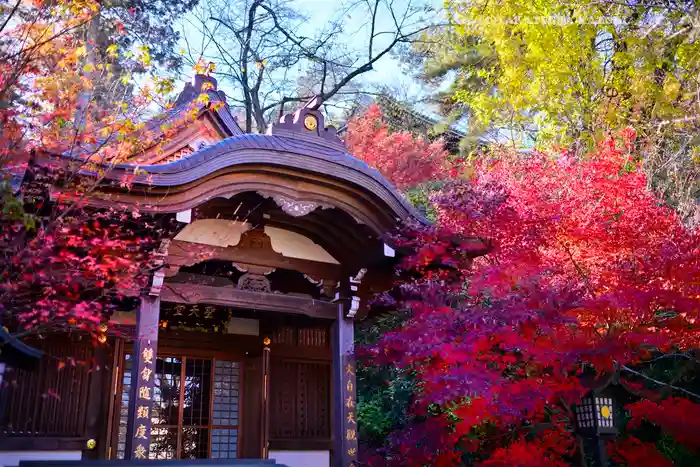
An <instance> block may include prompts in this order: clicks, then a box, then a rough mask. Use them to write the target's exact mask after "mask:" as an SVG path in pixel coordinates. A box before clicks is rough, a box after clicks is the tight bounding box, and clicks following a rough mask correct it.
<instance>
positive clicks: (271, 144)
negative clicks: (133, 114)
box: [100, 105, 428, 233]
mask: <svg viewBox="0 0 700 467" xmlns="http://www.w3.org/2000/svg"><path fill="white" fill-rule="evenodd" d="M137 169H138V170H137ZM125 176H130V177H131V183H132V187H131V190H130V192H129V193H124V192H122V193H110V194H109V195H108V196H109V203H118V204H122V203H123V204H127V205H130V204H138V205H139V208H140V209H143V210H144V211H151V212H179V211H183V210H186V209H191V208H194V207H196V206H198V205H199V204H202V203H203V202H205V201H208V200H210V199H212V198H215V197H230V196H232V195H234V194H237V193H241V192H243V191H257V192H258V193H261V194H263V195H265V196H270V197H275V199H276V200H277V201H278V202H279V200H278V199H277V198H278V197H285V198H287V199H291V200H292V201H295V202H308V203H313V204H315V205H316V206H315V207H314V208H313V209H315V208H316V207H321V208H331V207H336V208H340V209H342V210H344V211H346V212H348V213H349V214H351V215H352V216H353V217H354V218H355V219H356V220H358V221H360V222H362V223H365V224H368V225H370V226H371V227H373V229H374V230H375V231H376V232H377V233H385V232H386V229H387V228H388V227H389V225H387V224H388V223H389V222H387V221H389V220H390V219H391V220H392V222H390V223H392V224H395V221H397V220H400V221H411V220H412V221H417V222H420V223H427V222H428V221H427V220H425V219H424V218H423V217H422V216H421V215H420V214H419V213H418V212H417V211H416V210H415V209H414V208H413V206H411V205H410V204H409V203H408V202H407V201H406V199H405V198H404V197H403V196H402V195H401V194H400V193H399V192H398V191H397V190H396V189H395V188H394V187H393V186H392V185H391V183H389V181H388V180H386V179H385V178H384V177H383V176H382V175H381V174H380V173H379V172H378V171H377V170H375V169H373V168H371V167H369V166H368V165H367V164H366V163H364V162H363V161H361V160H359V159H357V158H356V157H353V156H352V155H350V154H348V153H347V150H346V148H345V145H344V144H343V143H342V141H341V140H340V139H339V138H338V137H337V136H336V133H335V129H334V128H332V127H329V128H325V127H324V126H323V115H322V114H321V113H320V112H319V111H318V110H316V109H315V108H311V107H310V106H308V105H307V106H305V107H303V108H301V109H299V110H298V111H297V112H296V113H295V114H293V115H285V116H284V117H282V119H280V122H279V123H276V124H273V125H272V126H271V127H270V129H269V130H268V132H267V134H242V135H236V136H232V137H229V138H227V139H224V140H222V141H220V142H218V143H216V144H213V145H211V146H209V147H205V148H203V149H200V150H198V151H196V152H193V153H192V154H189V155H187V156H185V157H183V158H182V159H179V160H176V161H173V162H170V163H166V164H157V165H147V166H138V165H136V164H121V165H117V166H116V167H114V169H113V170H111V171H109V172H108V174H107V177H106V178H108V179H111V180H121V179H123V178H124V177H125ZM139 187H141V188H143V193H142V195H141V198H140V199H139V198H138V197H137V196H135V195H134V192H135V191H139V190H138V188H139ZM104 195H107V193H104ZM144 196H145V199H144ZM106 202H107V201H106V200H105V199H103V202H102V203H100V204H105V203H106ZM370 206H371V207H372V208H373V209H369V207H370ZM368 210H372V211H376V212H377V213H381V214H382V215H381V216H379V217H381V218H383V220H382V221H373V220H372V219H370V218H371V217H375V218H376V217H377V216H376V215H374V216H372V215H370V214H369V213H367V212H364V211H368Z"/></svg>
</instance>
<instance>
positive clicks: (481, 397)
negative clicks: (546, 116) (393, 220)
mask: <svg viewBox="0 0 700 467" xmlns="http://www.w3.org/2000/svg"><path fill="white" fill-rule="evenodd" d="M472 169H473V170H472V171H471V173H470V176H469V177H465V178H464V179H462V180H457V181H452V182H449V183H448V184H447V185H446V186H445V187H444V188H443V189H442V190H441V192H440V193H438V194H437V195H436V196H434V198H433V202H434V204H435V207H436V210H437V212H438V218H439V221H438V224H437V225H438V226H437V227H433V228H430V229H427V230H424V231H419V232H412V233H411V234H410V235H409V236H406V237H404V238H405V239H406V240H405V241H406V243H407V244H408V245H410V246H412V247H413V248H414V250H415V251H416V253H415V255H413V256H412V257H410V258H408V259H407V261H406V262H405V264H404V265H403V268H404V270H405V272H410V273H411V276H410V280H406V281H404V282H402V283H401V284H400V287H398V288H397V291H395V293H394V296H393V297H392V298H393V299H394V300H396V301H397V302H398V305H399V306H400V307H403V308H406V309H408V310H410V311H409V312H408V315H407V316H408V317H407V319H406V321H405V323H404V324H403V325H402V327H401V328H400V329H396V330H395V331H393V332H389V333H387V334H385V335H384V336H383V338H382V339H381V340H380V342H379V343H378V344H377V345H376V346H374V347H372V348H370V349H367V350H368V351H369V355H370V356H371V358H373V360H374V362H375V363H381V362H384V363H387V364H392V365H398V366H400V367H402V368H403V369H404V370H405V371H406V372H409V373H410V374H412V375H415V377H416V378H417V382H418V387H419V390H418V392H417V393H416V394H415V400H414V406H413V411H414V414H413V415H414V419H415V421H416V422H415V423H414V425H413V426H410V427H408V428H406V429H403V430H399V431H398V432H397V433H396V434H395V437H394V438H393V439H392V440H391V441H390V443H388V447H387V449H386V450H384V451H382V452H381V453H380V454H379V455H378V456H376V457H375V458H373V459H372V462H374V463H375V464H376V465H402V466H406V465H415V466H419V465H460V464H459V463H460V462H461V461H462V459H463V457H464V456H467V457H469V459H470V462H474V463H477V464H480V465H488V466H512V465H520V466H530V465H532V466H543V465H551V466H565V465H570V463H571V461H572V458H573V457H574V456H575V455H576V450H577V445H576V443H575V439H574V436H573V434H572V427H573V425H574V419H573V413H572V411H571V406H572V404H574V403H577V402H579V401H580V399H581V397H582V396H583V395H584V394H585V392H586V389H585V388H584V387H582V384H581V383H580V381H581V379H580V377H581V375H582V373H583V371H584V369H590V368H594V369H595V370H596V372H598V373H602V372H610V371H613V370H614V369H619V370H620V371H621V374H622V377H623V380H627V382H628V383H630V384H629V386H630V387H632V386H633V384H632V383H639V382H642V383H648V386H649V387H650V388H659V387H662V388H664V389H666V390H670V391H671V392H672V393H675V394H676V395H677V396H679V397H684V396H685V397H691V398H693V397H695V399H694V400H689V399H681V400H682V401H683V402H682V403H681V402H677V401H676V400H675V399H666V400H661V396H659V395H655V393H654V391H647V390H645V391H643V392H640V393H639V394H638V397H639V398H640V400H641V401H643V402H639V403H637V404H635V405H633V406H631V407H630V409H631V411H632V415H633V417H634V418H633V423H632V424H631V425H630V429H632V428H634V426H635V425H634V423H639V420H642V419H644V420H646V423H652V424H655V425H656V426H660V427H661V428H662V429H664V430H665V431H667V432H668V433H670V434H671V435H673V436H674V438H675V440H676V442H678V443H682V444H685V445H687V446H689V447H697V441H696V440H695V439H691V438H693V435H692V434H694V433H697V429H698V426H697V422H696V421H694V420H698V415H700V404H698V402H700V396H698V395H696V394H694V393H692V392H690V391H685V392H683V390H682V388H681V389H680V390H679V389H678V388H675V387H672V386H669V385H668V384H667V383H665V382H663V381H658V380H653V379H652V378H650V377H647V376H645V373H644V365H645V361H648V360H649V358H650V356H651V355H664V353H670V352H675V353H682V352H685V351H688V350H689V349H693V348H696V347H697V346H698V344H699V343H700V320H699V318H700V234H699V233H698V232H694V231H690V230H687V229H686V228H685V227H684V226H683V225H682V223H681V222H680V221H679V218H678V216H677V215H676V214H675V213H674V211H672V210H671V209H669V208H668V207H666V206H664V205H663V204H662V203H660V202H659V201H658V200H657V199H656V198H655V197H654V196H653V194H652V193H651V192H649V191H648V190H647V188H646V180H645V176H644V174H643V172H642V171H641V170H639V165H638V163H637V159H636V158H635V155H634V154H633V153H632V152H631V146H630V145H622V144H620V145H619V146H618V144H616V142H615V140H613V139H609V140H607V141H605V142H604V144H602V145H601V147H600V148H599V150H598V151H597V153H595V154H591V155H590V157H587V158H585V159H579V158H575V157H572V156H571V155H569V154H567V153H535V154H530V155H527V156H523V155H520V154H513V153H511V152H509V151H504V152H503V153H500V154H498V157H492V158H489V159H483V160H481V161H479V162H477V163H476V164H475V165H474V167H473V168H472ZM456 239H457V240H456ZM459 239H461V240H459ZM465 239H468V241H467V240H465ZM473 256H476V258H475V259H472V257H473ZM657 399H658V400H657ZM652 401H653V402H652ZM680 411H682V412H683V413H684V414H686V416H685V417H678V415H679V412H680ZM425 420H427V421H425ZM635 420H637V421H636V422H635ZM635 443H636V442H635V441H633V440H632V439H631V438H625V439H621V440H620V442H619V443H618V445H617V446H616V447H615V450H616V451H615V452H616V453H617V454H616V455H617V456H618V457H617V458H618V459H626V457H625V456H628V457H627V459H628V462H627V465H629V466H633V465H641V464H638V463H635V461H634V459H638V458H637V457H633V456H634V451H635V450H636V449H637V448H636V447H635V446H636V444H635ZM637 444H638V443H637ZM646 446H647V447H646V448H645V449H647V451H649V452H656V454H655V455H657V456H658V457H660V458H663V456H662V455H661V454H660V453H658V451H654V447H653V445H646ZM644 465H648V464H644ZM659 465H661V464H659Z"/></svg>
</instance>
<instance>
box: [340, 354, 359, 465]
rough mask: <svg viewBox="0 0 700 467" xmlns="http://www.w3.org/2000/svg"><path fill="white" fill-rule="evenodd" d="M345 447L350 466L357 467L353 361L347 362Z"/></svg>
mask: <svg viewBox="0 0 700 467" xmlns="http://www.w3.org/2000/svg"><path fill="white" fill-rule="evenodd" d="M344 374H345V394H344V396H343V399H344V401H345V403H344V405H345V413H346V415H345V449H346V454H347V459H348V467H356V465H357V464H356V462H355V460H356V459H357V415H356V402H355V365H354V363H351V362H346V364H345V371H344Z"/></svg>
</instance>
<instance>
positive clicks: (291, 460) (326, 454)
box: [269, 451, 331, 467]
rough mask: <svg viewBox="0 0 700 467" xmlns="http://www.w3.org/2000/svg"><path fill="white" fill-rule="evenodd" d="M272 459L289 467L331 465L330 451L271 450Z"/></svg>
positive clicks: (321, 466)
mask: <svg viewBox="0 0 700 467" xmlns="http://www.w3.org/2000/svg"><path fill="white" fill-rule="evenodd" d="M269 458H270V459H275V460H276V461H277V463H278V464H283V465H286V466H287V467H330V465H331V453H330V451H270V455H269Z"/></svg>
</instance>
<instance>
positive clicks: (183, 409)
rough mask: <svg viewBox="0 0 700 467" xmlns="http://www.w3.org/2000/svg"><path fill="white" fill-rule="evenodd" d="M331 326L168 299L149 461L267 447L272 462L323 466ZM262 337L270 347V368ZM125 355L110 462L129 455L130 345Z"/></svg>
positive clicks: (245, 453) (235, 454)
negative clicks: (314, 461) (301, 460)
mask: <svg viewBox="0 0 700 467" xmlns="http://www.w3.org/2000/svg"><path fill="white" fill-rule="evenodd" d="M330 326H331V322H330V321H329V320H324V319H317V318H309V317H305V316H294V315H287V316H284V315H280V314H275V313H270V312H260V311H255V310H244V309H232V308H227V307H220V306H208V305H186V306H182V305H178V304H173V303H163V305H162V310H161V325H160V330H159V333H158V334H159V336H158V344H159V345H158V354H157V357H156V358H155V359H154V362H155V365H154V373H153V390H152V393H151V401H152V409H151V431H150V432H151V443H150V448H149V455H148V457H149V458H150V459H154V460H156V459H164V460H165V459H167V460H177V459H237V458H260V457H261V453H262V452H264V451H267V453H268V455H269V457H271V458H274V457H275V456H278V457H285V456H288V455H296V456H300V455H301V456H316V457H322V458H324V459H326V461H324V462H323V463H325V464H327V463H328V459H329V458H330V451H331V386H332V382H331V361H332V357H331V336H330ZM268 339H269V340H268ZM261 341H265V342H269V343H268V345H267V348H268V349H269V350H268V352H267V353H268V357H267V358H269V361H268V362H267V363H266V362H265V355H264V352H263V351H262V350H263V349H262V347H261V345H260V343H261ZM121 352H122V355H121V356H120V357H117V358H118V359H120V361H121V364H120V365H119V367H118V369H117V372H118V375H115V376H116V379H117V381H116V384H115V387H114V391H115V397H114V399H115V402H114V409H113V412H114V418H113V425H112V426H113V429H112V434H111V435H110V437H109V438H110V443H111V449H110V456H109V457H110V458H111V459H124V458H125V453H126V449H127V448H126V446H127V444H126V437H127V427H128V422H129V420H128V414H129V402H130V400H129V399H130V395H131V394H133V392H132V373H131V372H132V366H133V361H134V360H133V355H132V353H133V347H132V346H131V345H130V344H129V343H125V344H124V346H123V348H122V350H121ZM266 376H267V377H266ZM266 385H267V389H265V387H266ZM266 393H267V400H266V397H265V395H266ZM265 413H268V414H269V415H268V416H267V417H265V415H264V414H265ZM265 419H266V421H265Z"/></svg>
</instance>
